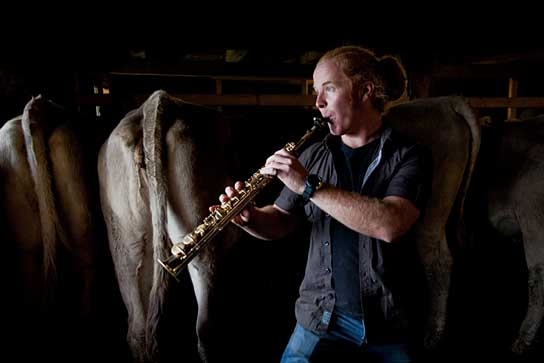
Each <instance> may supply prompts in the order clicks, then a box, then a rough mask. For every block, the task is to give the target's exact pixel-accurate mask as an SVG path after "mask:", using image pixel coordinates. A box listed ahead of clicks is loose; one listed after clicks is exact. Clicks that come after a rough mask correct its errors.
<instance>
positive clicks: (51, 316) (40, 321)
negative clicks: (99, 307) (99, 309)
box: [0, 96, 96, 357]
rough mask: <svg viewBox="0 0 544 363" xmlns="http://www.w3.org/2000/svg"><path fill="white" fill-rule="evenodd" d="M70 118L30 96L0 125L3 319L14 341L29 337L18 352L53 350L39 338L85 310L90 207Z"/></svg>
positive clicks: (81, 317) (90, 286) (77, 319)
mask: <svg viewBox="0 0 544 363" xmlns="http://www.w3.org/2000/svg"><path fill="white" fill-rule="evenodd" d="M70 121H73V120H70V119H69V118H68V117H67V113H66V112H64V111H63V110H62V109H61V108H60V107H59V106H57V105H55V104H53V103H52V102H51V101H49V100H46V99H45V98H43V97H41V96H38V97H35V98H32V99H31V100H30V101H29V102H28V103H27V104H26V106H25V108H24V112H23V114H22V116H19V117H15V118H13V119H11V120H9V121H8V122H6V123H5V124H4V125H3V127H2V128H1V129H0V201H1V202H2V205H1V208H2V209H3V220H2V223H3V226H2V231H3V235H2V238H3V240H4V243H3V244H4V247H9V251H10V254H9V256H7V258H6V260H7V261H9V262H8V263H10V266H11V268H12V269H13V270H12V271H10V272H11V274H10V276H12V279H11V283H12V286H13V290H12V291H11V293H10V294H9V295H10V297H11V299H12V301H11V302H12V307H13V308H14V310H13V311H12V313H10V314H9V316H8V318H11V317H12V316H14V317H15V319H13V320H15V327H16V328H17V330H18V333H19V334H20V336H19V335H17V334H15V341H16V342H17V343H23V342H28V341H35V342H36V346H35V347H36V349H23V350H22V351H19V353H18V354H23V356H26V354H29V355H31V354H34V353H36V354H37V351H36V350H40V349H42V348H46V346H47V348H49V349H51V350H58V351H60V349H61V348H59V347H50V346H48V344H47V343H42V342H46V341H47V342H52V341H54V339H53V338H52V336H54V334H55V332H58V331H60V329H61V328H60V327H61V326H63V324H71V325H70V326H72V327H75V326H76V325H78V324H83V323H84V322H85V321H86V320H85V319H88V318H89V316H90V313H91V312H92V308H93V300H92V299H93V291H94V287H95V284H94V274H93V270H92V268H93V267H94V266H93V263H94V258H95V252H96V251H95V247H96V243H95V242H96V240H95V236H94V233H93V218H92V213H91V211H92V210H93V209H92V208H91V207H90V202H91V197H90V190H89V187H88V185H87V180H86V178H85V167H84V161H83V153H82V148H81V144H80V140H79V137H78V135H77V133H76V132H75V131H74V130H75V129H74V128H73V127H72V126H73V124H72V123H70ZM86 322H87V323H89V321H86ZM56 329H57V330H56ZM21 340H22V341H21ZM42 344H43V345H42ZM44 354H45V352H44V351H42V352H41V354H40V356H41V357H44Z"/></svg>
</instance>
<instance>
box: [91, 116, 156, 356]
mask: <svg viewBox="0 0 544 363" xmlns="http://www.w3.org/2000/svg"><path fill="white" fill-rule="evenodd" d="M130 121H131V120H128V121H127V122H125V123H123V124H121V125H120V126H119V127H118V128H117V129H116V131H114V132H113V133H112V135H111V136H110V138H109V140H108V141H107V143H106V144H105V145H104V146H103V147H102V149H101V151H100V155H99V159H98V174H99V180H100V198H101V203H102V211H103V214H104V219H105V222H106V226H107V229H108V239H109V243H110V253H111V257H112V259H113V262H114V267H115V273H116V277H117V282H118V285H119V289H120V292H121V297H122V299H123V302H124V304H125V307H126V309H127V314H128V317H127V321H128V331H127V342H128V344H129V347H130V350H131V352H132V354H133V356H134V359H135V362H145V360H146V356H147V355H146V333H145V332H146V313H147V305H148V298H149V291H150V290H151V282H150V280H151V278H152V272H151V270H150V268H151V267H152V266H150V265H151V263H148V264H145V263H144V260H145V258H146V256H147V257H148V259H151V258H150V257H149V256H151V255H150V252H149V249H150V248H151V229H150V227H149V226H150V220H151V219H150V216H149V208H148V206H147V203H146V200H147V195H146V192H145V187H144V186H143V185H142V182H141V180H140V176H139V166H138V165H137V164H136V162H135V158H134V155H135V148H136V146H137V140H135V139H136V136H135V135H137V134H138V132H137V130H136V128H137V123H131V122H130ZM146 246H147V247H146Z"/></svg>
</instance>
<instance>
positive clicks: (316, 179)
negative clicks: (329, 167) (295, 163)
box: [306, 174, 321, 187]
mask: <svg viewBox="0 0 544 363" xmlns="http://www.w3.org/2000/svg"><path fill="white" fill-rule="evenodd" d="M320 181H321V179H320V178H319V176H317V175H315V174H310V175H308V178H307V179H306V182H307V183H308V184H309V185H311V186H312V187H316V186H317V184H319V182H320Z"/></svg>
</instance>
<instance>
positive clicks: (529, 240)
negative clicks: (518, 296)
mask: <svg viewBox="0 0 544 363" xmlns="http://www.w3.org/2000/svg"><path fill="white" fill-rule="evenodd" d="M535 210H536V209H535ZM542 226H544V216H542V215H540V216H539V220H527V219H524V220H523V221H522V223H521V227H522V233H523V240H524V249H525V258H526V261H527V269H528V301H527V312H526V314H525V318H524V319H523V322H522V323H521V326H520V328H519V332H518V336H517V338H516V340H515V341H514V343H513V344H512V348H511V349H512V351H513V352H514V353H516V354H523V353H525V352H526V351H527V350H528V349H529V348H530V347H531V346H533V344H534V342H535V341H536V336H537V333H538V331H539V329H540V327H541V325H542V321H543V320H544V240H543V236H542V232H541V229H542Z"/></svg>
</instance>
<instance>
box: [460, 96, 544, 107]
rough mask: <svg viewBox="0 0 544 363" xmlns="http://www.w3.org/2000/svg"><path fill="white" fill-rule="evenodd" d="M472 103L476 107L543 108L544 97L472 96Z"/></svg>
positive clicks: (470, 100) (470, 101) (470, 99)
mask: <svg viewBox="0 0 544 363" xmlns="http://www.w3.org/2000/svg"><path fill="white" fill-rule="evenodd" d="M468 101H469V103H470V105H471V106H472V107H474V108H508V107H512V108H526V107H532V108H542V107H544V98H543V97H513V98H508V97H481V98H478V97H470V98H468Z"/></svg>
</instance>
